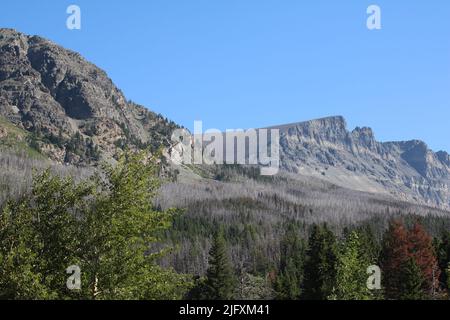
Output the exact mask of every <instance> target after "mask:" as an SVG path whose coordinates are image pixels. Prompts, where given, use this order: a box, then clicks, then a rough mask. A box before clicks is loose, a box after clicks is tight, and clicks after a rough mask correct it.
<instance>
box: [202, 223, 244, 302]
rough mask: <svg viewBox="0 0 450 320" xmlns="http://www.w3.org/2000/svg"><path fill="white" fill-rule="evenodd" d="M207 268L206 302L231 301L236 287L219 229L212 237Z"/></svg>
mask: <svg viewBox="0 0 450 320" xmlns="http://www.w3.org/2000/svg"><path fill="white" fill-rule="evenodd" d="M209 256H210V258H209V268H208V271H207V273H206V281H205V287H206V290H205V292H206V294H207V296H206V297H204V298H205V299H208V300H231V299H234V293H235V289H236V285H237V281H236V277H235V274H234V272H233V269H232V266H231V263H230V260H229V257H228V253H227V246H226V242H225V238H224V234H223V230H222V229H221V228H219V229H218V231H217V232H216V233H215V235H214V239H213V245H212V247H211V251H210V252H209Z"/></svg>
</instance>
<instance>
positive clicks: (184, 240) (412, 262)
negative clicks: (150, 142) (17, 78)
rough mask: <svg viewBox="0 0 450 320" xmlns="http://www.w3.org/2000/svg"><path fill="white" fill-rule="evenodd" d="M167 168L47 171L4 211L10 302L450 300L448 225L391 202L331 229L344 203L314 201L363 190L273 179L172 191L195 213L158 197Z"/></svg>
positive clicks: (2, 278)
mask: <svg viewBox="0 0 450 320" xmlns="http://www.w3.org/2000/svg"><path fill="white" fill-rule="evenodd" d="M0 160H1V161H2V162H3V165H4V166H8V167H12V166H14V165H17V163H16V161H15V158H14V157H5V156H3V157H0ZM28 166H29V163H28V162H27V163H24V164H23V167H24V168H27V167H28ZM41 169H42V168H41ZM161 170H162V169H161V162H160V161H158V160H157V159H156V158H149V156H148V155H147V154H146V153H145V152H142V153H125V154H123V156H122V157H121V158H120V160H119V162H118V164H117V165H115V166H108V165H105V166H103V170H102V171H97V172H91V173H90V174H88V175H86V177H83V176H80V177H78V178H76V179H75V178H74V177H73V175H71V174H69V172H58V174H54V173H52V172H51V170H45V171H44V172H42V173H35V175H34V179H33V181H32V187H31V188H29V189H24V190H22V192H21V193H19V194H16V195H15V196H14V197H9V199H8V200H7V201H5V202H4V204H3V205H2V207H1V209H0V299H183V298H185V299H285V300H286V299H310V300H321V299H349V300H351V299H356V300H359V299H444V298H447V292H448V289H449V283H448V282H449V281H448V279H449V273H448V271H449V270H448V269H449V262H450V232H449V230H450V228H449V219H448V218H447V217H444V216H435V215H429V216H426V217H420V216H417V215H409V214H406V213H404V214H401V212H394V211H390V210H386V209H385V210H382V211H380V212H378V215H375V214H374V213H375V211H376V210H375V208H380V207H382V205H380V204H377V206H376V207H371V210H372V211H371V214H367V215H365V214H361V215H360V216H358V217H357V218H354V219H349V220H346V219H342V220H343V221H341V223H334V222H335V220H333V219H330V223H328V224H326V223H324V222H323V220H324V219H325V218H326V217H327V216H326V215H325V211H319V210H325V209H324V208H326V207H328V205H330V204H333V203H337V202H336V201H338V200H335V198H332V199H331V200H330V201H331V202H329V203H328V202H326V205H324V206H322V207H320V206H317V205H316V206H313V205H312V203H313V199H314V197H313V196H311V195H314V194H323V193H324V189H323V188H325V187H326V188H327V189H326V190H327V191H328V192H329V193H333V192H334V193H336V194H335V195H334V196H336V199H337V195H343V196H345V197H344V200H342V201H346V200H347V199H350V194H348V193H347V191H345V190H343V191H342V190H339V189H336V190H331V189H329V186H328V185H322V184H320V183H317V184H315V185H314V184H311V183H308V184H307V183H305V184H303V185H301V188H297V189H295V186H296V183H297V184H298V181H291V180H289V179H288V178H285V177H278V178H274V179H276V180H275V181H269V182H270V186H272V187H274V186H276V190H275V191H272V192H270V191H271V190H270V189H269V185H268V184H266V183H269V182H267V181H263V182H262V184H261V182H258V181H254V180H246V184H243V183H240V182H239V183H236V184H234V183H233V182H229V183H231V185H230V184H225V185H224V184H222V183H221V182H217V181H212V182H211V183H208V184H200V183H198V184H195V185H192V188H191V194H195V199H191V200H190V201H187V200H186V198H183V197H180V198H178V197H177V195H178V193H177V192H173V193H172V198H173V199H174V200H177V201H179V203H178V205H177V207H187V211H186V212H181V211H179V210H174V209H170V208H168V207H166V205H164V203H163V201H161V200H158V201H156V197H157V195H158V196H160V195H161V193H160V190H161V189H160V187H161V179H160V174H161ZM23 171H24V170H23ZM62 173H64V174H62ZM24 174H29V175H30V176H31V171H24ZM229 178H230V175H228V176H227V178H226V179H225V180H229ZM233 179H234V178H233ZM233 179H232V180H233ZM5 181H8V180H5ZM5 185H7V183H6V184H5ZM171 186H172V188H176V186H174V185H171ZM230 186H232V187H230ZM297 187H298V185H297ZM180 188H183V187H180ZM308 188H310V189H309V192H310V193H306V192H307V190H308ZM169 190H175V191H177V189H169ZM181 190H184V189H181ZM166 192H167V189H166ZM316 192H317V193H316ZM308 197H309V198H308ZM302 199H303V200H305V199H306V200H305V201H304V202H305V203H303V204H302ZM192 200H195V202H192ZM193 203H194V205H192V204H193ZM339 203H342V202H339ZM320 208H322V209H320ZM353 208H354V207H353ZM192 210H195V211H192ZM338 210H339V211H342V210H344V208H343V207H339V208H338ZM355 210H356V209H355ZM318 216H320V217H318ZM352 217H354V215H353V216H352ZM393 217H396V219H392V218H393ZM389 220H390V221H389ZM370 266H378V267H379V269H380V270H381V278H380V287H379V288H373V287H371V286H368V279H369V277H370V276H371V277H372V278H371V279H372V280H371V281H372V282H370V283H371V284H372V286H375V287H376V285H377V278H376V274H375V275H373V274H368V273H367V272H368V267H370ZM68 270H69V271H70V272H75V271H76V270H78V271H79V282H78V281H77V279H76V276H77V273H76V272H75V274H72V273H70V272H69V274H68V273H67V272H68ZM372 270H376V268H375V269H373V268H372ZM74 277H75V278H74ZM373 277H375V278H373ZM71 281H72V282H71ZM69 284H72V285H74V287H70V286H69ZM77 285H79V287H78V286H77Z"/></svg>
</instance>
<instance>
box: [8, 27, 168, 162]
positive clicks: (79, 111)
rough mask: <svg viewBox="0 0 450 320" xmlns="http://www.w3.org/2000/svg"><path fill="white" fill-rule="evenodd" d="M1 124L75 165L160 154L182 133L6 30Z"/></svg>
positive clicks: (49, 46)
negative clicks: (131, 152) (123, 153)
mask: <svg viewBox="0 0 450 320" xmlns="http://www.w3.org/2000/svg"><path fill="white" fill-rule="evenodd" d="M0 116H3V117H4V118H6V119H7V120H9V121H10V122H12V123H13V124H15V125H16V126H18V127H19V128H23V129H25V130H27V131H28V132H30V133H32V136H31V139H32V141H31V143H32V144H33V146H35V147H36V148H38V149H39V150H40V151H41V152H42V153H44V154H46V155H48V156H49V157H50V158H51V159H52V160H54V161H56V162H60V163H70V164H87V163H92V162H96V161H98V160H100V159H105V158H111V157H113V156H114V155H115V154H116V153H117V152H118V151H119V150H121V149H123V148H130V149H133V148H144V147H147V146H148V147H151V148H153V149H156V148H158V147H159V146H161V145H164V144H167V142H168V140H167V137H168V136H170V132H171V131H172V130H173V128H174V127H175V124H174V123H171V122H168V121H167V120H165V119H164V118H163V117H162V116H160V115H156V114H154V113H152V112H150V111H148V110H147V109H146V108H144V107H142V106H139V105H136V104H134V103H132V102H130V101H127V100H126V99H125V97H124V95H123V94H122V92H121V91H120V90H119V89H118V88H116V86H115V85H114V84H113V82H112V81H111V79H109V78H108V76H107V75H106V73H105V72H104V71H102V70H100V69H99V68H97V67H96V66H94V65H93V64H91V63H89V62H87V61H86V60H84V59H83V58H82V57H81V56H80V55H79V54H77V53H75V52H72V51H69V50H66V49H64V48H62V47H60V46H57V45H55V44H54V43H52V42H50V41H48V40H45V39H43V38H40V37H37V36H27V35H24V34H22V33H19V32H16V31H14V30H11V29H0Z"/></svg>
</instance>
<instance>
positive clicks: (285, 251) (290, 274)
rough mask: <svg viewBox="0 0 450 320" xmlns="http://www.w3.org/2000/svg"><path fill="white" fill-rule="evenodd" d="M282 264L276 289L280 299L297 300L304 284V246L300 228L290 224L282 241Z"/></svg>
mask: <svg viewBox="0 0 450 320" xmlns="http://www.w3.org/2000/svg"><path fill="white" fill-rule="evenodd" d="M280 252H281V257H280V266H279V271H278V275H277V278H276V282H275V291H276V292H277V298H278V299H280V300H296V299H299V298H300V296H301V287H302V284H303V265H304V256H305V253H304V246H303V243H302V241H301V239H300V237H299V235H298V230H296V228H294V227H293V226H290V227H289V228H288V230H287V231H286V234H285V236H284V238H283V239H282V241H281V243H280Z"/></svg>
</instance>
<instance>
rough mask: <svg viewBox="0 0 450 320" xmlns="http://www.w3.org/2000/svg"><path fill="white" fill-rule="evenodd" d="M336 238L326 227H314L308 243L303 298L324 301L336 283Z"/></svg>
mask: <svg viewBox="0 0 450 320" xmlns="http://www.w3.org/2000/svg"><path fill="white" fill-rule="evenodd" d="M336 253H337V245H336V238H335V236H334V234H333V232H332V231H331V230H329V229H328V227H327V225H326V224H324V225H322V226H318V225H314V226H313V227H312V232H311V235H310V237H309V241H308V250H307V258H306V262H305V267H304V270H305V280H304V293H303V296H304V298H305V299H308V300H326V299H327V298H328V297H329V296H330V295H331V294H332V291H333V288H334V287H335V283H336Z"/></svg>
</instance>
